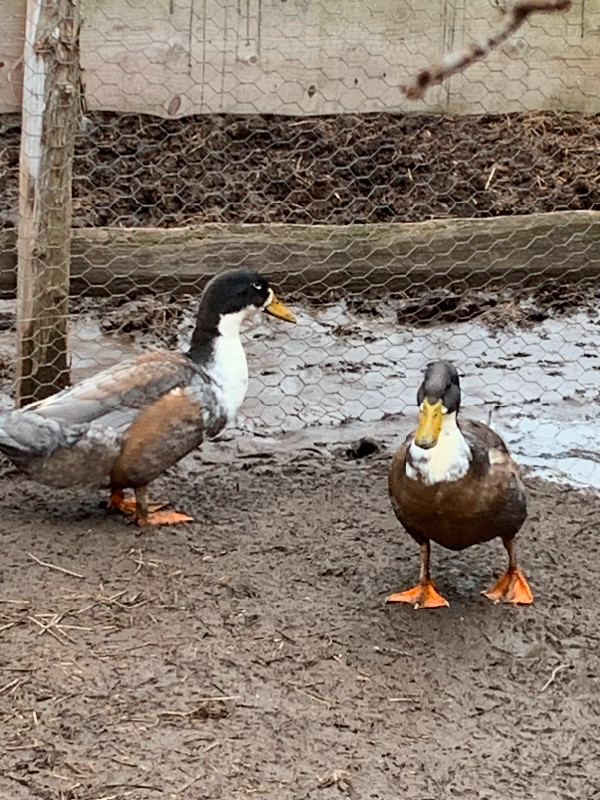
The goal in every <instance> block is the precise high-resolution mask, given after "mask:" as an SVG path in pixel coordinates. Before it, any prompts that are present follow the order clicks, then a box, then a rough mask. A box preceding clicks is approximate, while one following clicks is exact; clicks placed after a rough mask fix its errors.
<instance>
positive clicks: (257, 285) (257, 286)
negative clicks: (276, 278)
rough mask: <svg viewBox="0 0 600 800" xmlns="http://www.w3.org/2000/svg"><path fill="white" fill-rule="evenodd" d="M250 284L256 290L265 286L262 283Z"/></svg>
mask: <svg viewBox="0 0 600 800" xmlns="http://www.w3.org/2000/svg"><path fill="white" fill-rule="evenodd" d="M252 286H253V287H254V288H255V289H256V290H257V291H258V292H260V290H261V289H264V288H265V287H264V284H262V283H253V284H252Z"/></svg>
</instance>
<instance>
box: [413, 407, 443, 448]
mask: <svg viewBox="0 0 600 800" xmlns="http://www.w3.org/2000/svg"><path fill="white" fill-rule="evenodd" d="M442 419H443V412H442V401H441V400H438V401H437V403H434V404H433V405H431V404H430V403H429V400H428V399H427V398H425V400H423V403H422V404H421V414H420V416H419V424H418V426H417V432H416V433H415V444H416V445H417V447H422V448H423V449H424V450H428V449H429V448H430V447H435V446H436V444H437V440H438V438H439V435H440V431H441V430H442Z"/></svg>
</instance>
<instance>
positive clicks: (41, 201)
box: [17, 0, 80, 405]
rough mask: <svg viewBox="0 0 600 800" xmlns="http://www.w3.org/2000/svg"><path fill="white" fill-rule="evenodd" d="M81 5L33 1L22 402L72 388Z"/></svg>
mask: <svg viewBox="0 0 600 800" xmlns="http://www.w3.org/2000/svg"><path fill="white" fill-rule="evenodd" d="M78 17H79V14H78V3H77V2H76V0H75V1H74V0H54V2H52V3H51V2H48V0H28V4H27V33H26V37H25V49H24V54H23V62H24V74H25V80H24V84H23V126H22V133H21V156H20V178H19V233H18V287H17V301H18V302H17V398H18V402H19V404H20V405H23V404H26V403H30V402H32V401H33V400H39V399H42V398H44V397H47V396H48V395H50V394H52V393H53V392H55V391H57V390H58V389H61V388H63V387H64V386H67V385H68V384H69V362H68V348H67V321H68V298H69V266H70V259H71V253H70V239H71V237H70V233H71V173H72V162H73V150H74V145H75V132H76V129H77V125H78V120H79V109H80V94H79V88H80V84H79V49H78V38H79V18H78Z"/></svg>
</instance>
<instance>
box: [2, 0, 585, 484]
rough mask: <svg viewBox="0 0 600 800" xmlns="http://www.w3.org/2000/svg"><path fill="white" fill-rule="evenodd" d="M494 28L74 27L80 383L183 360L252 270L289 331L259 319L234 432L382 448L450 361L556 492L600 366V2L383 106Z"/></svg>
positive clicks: (381, 19)
mask: <svg viewBox="0 0 600 800" xmlns="http://www.w3.org/2000/svg"><path fill="white" fill-rule="evenodd" d="M36 5H39V3H38V4H36V3H35V2H29V3H25V2H23V3H11V4H10V5H9V7H8V9H5V13H4V16H3V17H2V20H1V21H0V42H2V43H3V45H4V44H5V43H6V46H5V47H4V50H5V51H8V50H10V51H11V52H12V53H13V57H12V61H11V59H10V57H9V58H8V59H7V58H5V59H4V62H3V63H4V65H5V69H4V70H0V109H1V110H2V111H3V112H4V113H2V115H0V131H1V137H0V173H1V178H0V196H1V197H2V205H1V208H0V224H1V225H2V237H3V239H2V243H3V248H2V261H1V262H0V265H1V266H2V275H3V278H2V291H3V297H4V298H5V299H3V300H2V317H0V319H1V320H2V322H3V328H4V329H5V330H4V331H3V332H2V333H0V336H1V337H2V339H1V341H2V349H1V351H0V355H1V356H2V370H3V372H2V378H3V389H4V391H5V394H4V396H3V398H4V399H3V404H4V405H8V404H10V403H11V402H12V400H11V399H10V395H11V391H12V383H13V378H14V365H15V361H16V358H17V356H16V349H15V348H16V345H15V332H14V327H13V322H14V315H15V313H16V311H15V308H16V304H15V300H14V299H11V294H12V295H13V296H14V274H15V265H16V260H17V255H16V254H17V235H16V232H17V229H18V226H19V188H18V172H19V148H20V145H21V141H22V138H21V118H20V114H19V113H18V109H19V107H20V106H19V87H20V84H21V82H22V80H23V72H24V71H25V76H26V75H27V68H28V66H27V63H25V64H23V59H22V57H21V54H20V53H21V51H22V49H23V36H24V33H23V31H24V28H25V24H24V23H25V16H26V9H27V8H29V9H32V8H34V7H35V6H36ZM42 6H43V3H42ZM504 9H505V4H502V3H499V2H491V1H490V0H474V1H473V2H472V3H464V2H462V0H445V1H444V2H442V1H441V0H440V2H432V1H431V0H427V2H425V0H410V2H398V1H397V0H396V2H394V3H391V2H388V0H374V1H373V2H372V3H370V4H369V5H368V6H367V5H366V4H365V3H363V2H358V1H357V0H348V2H344V3H338V2H336V3H333V4H332V3H331V2H322V3H320V2H314V3H306V2H304V0H287V2H284V0H281V2H279V3H270V4H266V3H262V2H261V0H246V2H245V3H243V4H240V3H237V4H230V3H227V2H225V0H206V2H205V3H204V4H202V6H201V7H198V4H195V3H194V2H192V1H191V0H187V1H186V2H183V1H182V2H175V1H174V0H171V2H163V3H159V2H150V0H147V2H144V3H137V4H134V3H131V4H128V3H126V4H123V3H120V2H116V0H106V1H105V2H102V3H99V2H93V0H86V2H83V3H82V4H81V16H82V27H81V39H80V59H81V65H82V69H83V73H82V74H83V85H84V94H85V103H86V109H85V111H84V113H83V115H82V117H81V119H80V121H79V127H78V131H77V135H76V139H75V152H74V156H73V160H72V168H73V183H72V220H71V224H72V227H73V235H72V240H71V287H70V288H71V291H70V294H71V298H70V317H69V331H70V334H69V354H70V355H69V358H70V363H71V379H74V380H76V379H78V378H80V377H82V376H84V375H86V374H89V373H91V372H94V371H97V370H98V369H100V368H102V367H104V366H107V365H109V364H111V363H114V362H115V361H118V360H120V359H122V358H123V357H125V356H128V355H132V354H133V353H135V352H138V351H139V349H142V348H148V347H155V346H167V347H183V346H185V343H186V342H187V339H188V337H189V333H190V330H191V327H192V325H193V318H194V313H195V306H196V299H197V297H198V293H199V290H200V289H201V287H202V286H203V285H204V283H205V281H206V278H207V276H210V275H211V274H214V273H216V272H218V271H221V270H223V269H226V268H230V267H237V266H252V267H255V268H257V269H258V270H259V271H261V272H263V273H264V274H265V275H266V276H268V277H269V278H270V279H271V280H272V282H273V285H274V287H275V288H276V290H277V292H278V294H280V295H281V297H282V299H283V300H284V301H285V302H286V303H287V304H288V305H290V306H291V307H292V308H293V309H294V311H296V312H297V316H298V324H297V325H296V326H288V325H285V324H284V323H280V322H278V321H273V320H266V319H263V318H261V319H259V320H257V323H256V325H255V326H254V327H253V328H251V329H250V330H249V331H248V332H247V333H246V334H245V344H246V351H247V354H248V358H249V365H250V373H251V382H250V387H249V392H248V396H247V399H246V401H245V403H244V405H243V409H242V413H241V418H240V427H241V428H244V429H249V428H250V429H254V430H257V431H260V430H264V431H281V430H288V431H290V430H295V429H300V428H303V427H306V426H308V425H313V424H317V425H329V424H336V425H339V424H341V423H347V422H348V421H352V422H357V423H363V424H364V423H366V424H377V425H380V430H382V429H383V428H384V426H385V421H386V419H392V421H393V420H394V419H395V417H396V415H403V414H405V413H406V412H407V408H410V407H411V406H412V405H413V404H414V397H415V392H416V387H417V384H418V382H419V375H420V373H421V370H422V368H423V367H424V365H425V364H426V363H427V362H428V361H429V360H431V359H432V358H437V357H443V358H448V359H450V360H452V361H454V362H455V363H456V365H457V367H458V368H459V370H460V372H461V374H462V375H463V376H464V379H463V384H464V391H465V405H466V406H467V408H469V409H476V408H477V407H478V406H482V407H483V406H485V408H481V409H480V413H479V416H480V418H481V415H482V414H485V415H488V416H489V414H490V412H491V410H493V413H494V415H495V416H494V419H497V422H498V425H499V426H500V428H501V429H502V431H503V432H504V433H505V435H507V436H508V437H509V438H510V439H511V443H513V445H515V446H516V447H518V446H519V441H521V440H522V439H523V438H524V437H525V438H527V440H528V441H529V443H531V438H532V436H534V434H535V433H536V432H537V433H538V434H539V436H540V439H539V448H540V449H541V450H543V448H544V447H546V446H547V441H548V438H549V437H550V436H551V437H553V438H554V439H555V440H556V441H557V442H558V444H559V449H560V448H561V449H562V450H561V452H562V453H563V455H564V458H565V459H566V460H565V462H564V464H565V469H572V468H573V463H574V462H573V459H576V457H577V454H576V452H575V451H576V450H577V446H578V445H577V440H578V436H579V434H580V428H579V426H580V423H581V420H582V419H583V418H584V415H585V409H586V404H587V403H589V402H590V401H593V400H594V399H595V398H596V395H597V392H598V373H597V370H598V367H599V366H600V360H599V359H600V356H599V355H598V353H599V352H600V348H599V346H598V345H599V344H600V329H599V327H598V320H597V315H596V312H595V306H596V304H597V294H598V289H597V281H596V279H595V273H596V272H597V269H598V238H599V237H598V220H597V217H596V214H597V213H598V210H599V209H600V178H599V170H598V155H599V150H600V119H599V117H598V116H597V112H598V105H599V102H598V98H597V80H598V66H599V54H600V51H599V50H598V41H600V39H599V37H598V30H599V28H600V2H598V1H597V0H596V1H595V2H594V1H592V2H586V4H585V6H584V4H583V2H581V3H580V4H579V5H577V4H575V5H573V7H572V8H571V9H570V10H568V11H567V12H566V13H564V14H560V15H549V16H542V15H540V16H536V17H534V18H533V17H532V18H531V20H529V21H528V22H527V24H526V26H524V27H523V28H521V29H520V30H519V31H518V32H517V33H516V34H515V35H514V37H513V38H511V39H510V40H509V41H508V42H507V43H506V44H505V45H504V46H503V47H502V48H500V49H498V50H496V51H495V52H493V53H491V54H490V55H489V56H488V57H487V58H486V59H485V60H482V61H480V62H478V63H476V64H474V65H473V66H472V67H470V68H469V69H468V70H466V71H465V72H464V73H463V74H457V75H454V76H452V77H451V78H450V79H449V80H446V81H445V82H444V83H443V84H441V85H439V86H434V87H433V88H432V89H431V91H430V92H429V93H428V94H427V96H426V97H425V98H424V99H422V100H421V101H416V102H410V101H408V100H407V99H405V98H403V97H402V95H401V93H400V91H399V86H400V85H401V84H402V82H403V81H405V80H406V79H407V77H408V76H409V75H410V74H411V73H413V72H414V71H415V70H418V69H420V68H422V67H423V66H424V65H426V64H428V63H430V62H431V61H432V60H435V59H436V58H437V57H438V56H439V55H440V54H441V53H443V52H446V51H448V50H452V49H453V48H454V47H455V46H456V45H457V44H459V43H461V42H465V41H468V40H469V39H470V38H472V37H474V36H475V37H476V36H480V35H483V36H486V35H487V33H488V32H489V30H490V28H493V26H494V24H496V23H497V21H498V20H499V19H501V17H502V14H503V12H504ZM7 12H8V13H7ZM17 45H18V46H17ZM11 48H12V49H11ZM34 50H35V48H34ZM26 86H27V82H26ZM39 136H40V137H41V136H42V131H41V128H39ZM21 236H23V233H21ZM52 302H53V299H52V296H51V294H50V295H49V296H48V299H47V303H48V304H49V305H52ZM407 418H408V419H410V418H411V415H410V412H409V414H408V417H407ZM559 424H560V431H559V430H558V427H557V425H559ZM544 426H550V427H544ZM596 438H598V437H596ZM529 447H530V450H529V454H530V455H531V444H530V445H529ZM569 459H570V460H569Z"/></svg>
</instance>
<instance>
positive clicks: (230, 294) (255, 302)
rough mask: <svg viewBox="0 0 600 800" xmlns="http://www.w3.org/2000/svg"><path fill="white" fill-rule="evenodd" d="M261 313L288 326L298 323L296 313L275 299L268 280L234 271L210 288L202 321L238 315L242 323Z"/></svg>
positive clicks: (201, 312)
mask: <svg viewBox="0 0 600 800" xmlns="http://www.w3.org/2000/svg"><path fill="white" fill-rule="evenodd" d="M259 310H262V311H267V312H268V313H269V314H272V315H273V316H275V317H279V318H280V319H285V320H287V321H288V322H295V321H296V318H295V317H294V315H293V314H292V312H291V311H290V310H289V309H287V308H286V307H285V306H284V305H283V303H282V302H280V301H279V300H278V299H277V298H276V297H275V293H274V291H273V289H271V287H270V286H269V282H268V280H267V279H266V278H263V276H262V275H260V274H259V273H258V272H254V270H251V269H243V268H242V269H231V270H228V271H227V272H223V273H221V274H220V275H216V276H215V277H214V278H212V279H211V280H210V281H209V282H208V283H207V284H206V288H205V289H204V292H203V294H202V299H201V300H200V308H199V311H198V317H199V319H200V317H202V319H203V320H204V319H207V320H209V321H210V322H211V323H212V322H213V321H214V320H217V319H220V318H221V317H225V316H230V315H232V316H233V315H235V316H239V317H240V321H241V319H244V318H245V317H249V316H251V315H252V314H254V313H256V312H257V311H259ZM217 326H218V323H217Z"/></svg>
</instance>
